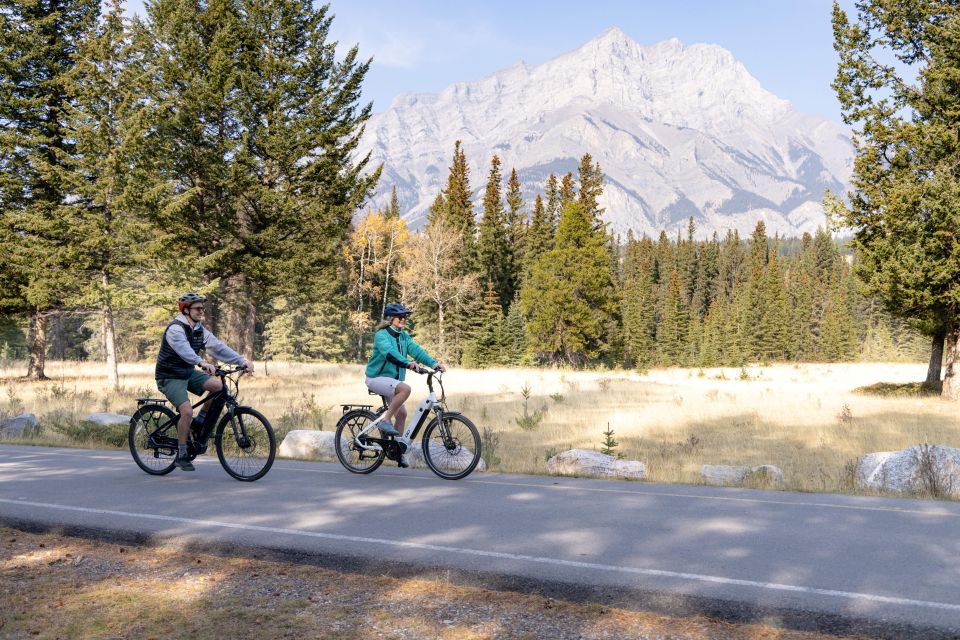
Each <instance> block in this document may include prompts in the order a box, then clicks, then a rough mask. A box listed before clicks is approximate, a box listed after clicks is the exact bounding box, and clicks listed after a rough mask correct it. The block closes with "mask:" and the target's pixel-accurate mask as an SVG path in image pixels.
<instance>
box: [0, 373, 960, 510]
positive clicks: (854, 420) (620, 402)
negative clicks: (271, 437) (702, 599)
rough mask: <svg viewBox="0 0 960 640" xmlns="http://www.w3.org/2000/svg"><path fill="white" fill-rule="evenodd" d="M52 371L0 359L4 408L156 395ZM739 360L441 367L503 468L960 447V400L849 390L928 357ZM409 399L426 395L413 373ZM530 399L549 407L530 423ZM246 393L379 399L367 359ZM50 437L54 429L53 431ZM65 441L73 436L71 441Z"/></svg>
mask: <svg viewBox="0 0 960 640" xmlns="http://www.w3.org/2000/svg"><path fill="white" fill-rule="evenodd" d="M47 372H48V375H50V376H51V378H53V380H51V381H50V382H46V383H23V382H17V381H14V378H15V376H16V375H20V374H22V370H20V369H16V370H14V369H7V370H3V369H0V409H7V410H8V412H9V409H10V408H11V407H10V404H11V401H12V402H13V404H15V405H16V404H17V403H19V404H20V405H22V406H23V407H24V410H26V411H32V412H34V413H36V414H37V415H38V416H40V417H41V418H42V417H43V416H44V415H49V414H50V413H51V412H54V411H57V410H59V411H67V412H73V413H72V415H80V414H81V413H83V412H86V411H94V410H100V411H103V410H110V411H118V412H125V413H130V412H131V411H132V410H133V408H134V406H135V404H134V398H135V397H136V396H137V395H139V394H141V393H149V394H150V395H153V396H156V395H157V392H156V388H155V387H154V385H153V379H152V377H153V376H152V372H153V368H152V365H148V364H125V365H123V366H122V367H121V370H120V375H121V384H122V385H123V387H124V390H123V392H122V393H120V394H107V395H104V394H103V390H104V388H105V386H106V385H105V377H104V376H103V373H102V370H101V369H100V367H97V366H95V365H90V364H80V365H78V364H76V363H51V364H50V365H49V366H48V369H47ZM743 373H744V372H742V371H741V370H740V369H706V370H702V371H701V370H697V369H668V370H653V371H651V372H649V373H648V374H639V373H636V372H624V371H612V372H575V371H564V370H554V369H493V370H491V369H487V370H465V369H454V370H452V371H450V372H449V374H448V375H447V376H445V378H446V380H445V384H446V389H447V397H448V406H449V407H450V408H451V409H456V410H460V411H462V412H464V413H465V414H466V415H467V416H469V417H470V418H472V419H473V421H474V423H475V424H476V425H477V426H478V427H480V428H481V430H487V431H488V432H495V433H497V434H498V440H499V442H498V444H497V446H496V448H495V451H494V452H493V453H494V454H495V457H496V458H499V464H496V465H494V467H493V469H494V470H497V471H504V472H517V473H544V472H545V471H546V466H545V463H546V459H547V457H548V456H549V455H550V454H552V453H556V452H558V451H562V450H565V449H570V448H587V449H599V448H600V447H601V445H602V442H603V439H604V437H603V432H604V431H606V430H607V428H608V425H609V428H610V429H612V430H613V431H614V437H615V438H616V440H617V441H618V442H619V443H620V446H619V448H618V451H620V452H621V453H622V454H623V455H624V456H625V457H626V458H628V459H634V460H642V461H643V462H645V463H646V464H647V469H648V474H649V478H650V479H651V480H653V481H660V482H690V483H696V482H698V481H699V472H700V467H701V465H703V464H748V465H756V464H775V465H777V466H779V467H781V468H782V469H783V471H784V474H785V480H786V488H787V489H792V490H801V491H850V490H852V487H851V486H850V479H851V477H850V473H849V469H850V467H849V465H850V463H852V462H853V461H854V460H855V459H856V458H857V457H858V456H860V455H863V454H865V453H869V452H871V451H887V450H893V449H902V448H904V447H907V446H910V445H914V444H917V443H920V442H932V443H937V444H944V445H948V446H954V447H958V446H960V412H958V411H957V405H956V404H955V403H950V402H945V401H942V400H940V399H939V398H937V397H889V396H888V397H878V396H871V395H865V394H861V393H856V392H854V389H856V388H858V387H862V386H867V385H871V384H874V383H878V382H886V383H908V382H916V381H919V380H922V379H923V378H924V376H925V373H926V368H925V366H924V365H922V364H803V365H788V364H784V365H772V366H764V367H748V368H746V369H745V373H746V376H747V377H748V379H741V377H742V374H743ZM408 381H411V382H412V383H413V386H414V392H413V397H412V399H411V400H410V402H409V406H415V405H416V403H417V402H419V401H420V400H421V399H422V398H423V397H424V396H425V395H426V385H425V383H424V380H423V378H421V377H419V376H415V375H413V374H411V375H410V376H409V377H408ZM524 387H527V388H528V389H529V396H530V397H529V400H528V402H527V405H528V406H527V410H528V412H529V413H531V414H532V413H534V412H535V411H541V412H543V418H542V420H541V421H540V422H539V424H537V426H536V427H535V428H533V429H529V430H524V429H521V428H520V426H519V425H518V422H517V418H518V417H519V416H522V415H523V411H524V398H523V396H522V390H523V388H524ZM241 399H242V401H243V402H244V403H246V404H250V405H253V406H255V407H257V408H259V409H260V410H261V411H263V412H264V413H265V414H266V415H267V416H268V417H269V418H270V419H271V421H272V422H273V423H274V425H275V426H277V427H280V428H281V429H283V428H292V427H297V428H301V427H311V426H313V427H316V426H322V428H323V429H326V430H330V429H333V428H334V425H335V423H336V420H337V418H338V417H339V415H340V407H339V405H340V404H341V403H373V402H374V401H378V399H377V398H373V397H370V396H368V395H367V393H366V388H365V387H364V385H363V369H362V367H361V366H359V365H335V364H293V363H269V364H267V365H266V366H265V365H264V363H258V374H257V375H256V376H254V377H252V378H249V377H248V378H244V379H243V380H242V383H241ZM45 437H46V438H47V439H48V440H49V439H50V438H53V440H54V442H55V441H56V435H55V434H54V433H52V431H51V430H48V433H47V435H46V436H45ZM63 443H64V444H67V442H66V441H64V442H63Z"/></svg>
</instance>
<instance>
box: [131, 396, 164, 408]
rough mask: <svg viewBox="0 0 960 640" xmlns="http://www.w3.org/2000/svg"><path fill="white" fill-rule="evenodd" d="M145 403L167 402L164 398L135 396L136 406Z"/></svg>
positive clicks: (138, 406)
mask: <svg viewBox="0 0 960 640" xmlns="http://www.w3.org/2000/svg"><path fill="white" fill-rule="evenodd" d="M145 404H167V399H166V398H137V408H138V409H139V408H140V407H142V406H143V405H145Z"/></svg>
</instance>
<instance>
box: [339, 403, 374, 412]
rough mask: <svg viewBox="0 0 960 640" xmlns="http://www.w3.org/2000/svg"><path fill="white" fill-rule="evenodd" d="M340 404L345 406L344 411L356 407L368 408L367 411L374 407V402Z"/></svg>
mask: <svg viewBox="0 0 960 640" xmlns="http://www.w3.org/2000/svg"><path fill="white" fill-rule="evenodd" d="M340 406H341V407H343V412H344V413H347V412H348V411H353V410H354V409H366V410H367V411H370V410H371V409H373V405H372V404H342V405H340Z"/></svg>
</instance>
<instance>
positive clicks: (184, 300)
mask: <svg viewBox="0 0 960 640" xmlns="http://www.w3.org/2000/svg"><path fill="white" fill-rule="evenodd" d="M204 300H206V298H204V297H203V296H202V295H200V294H199V293H193V292H190V293H185V294H183V295H182V296H180V300H179V304H178V306H179V307H180V312H181V313H182V312H183V310H184V309H186V308H187V307H189V306H190V305H192V304H193V303H194V302H203V301H204Z"/></svg>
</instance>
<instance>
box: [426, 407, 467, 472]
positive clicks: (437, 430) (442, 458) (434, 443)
mask: <svg viewBox="0 0 960 640" xmlns="http://www.w3.org/2000/svg"><path fill="white" fill-rule="evenodd" d="M423 459H424V460H425V461H426V463H427V466H428V467H430V470H431V471H433V472H434V473H435V474H437V475H438V476H440V477H441V478H444V479H446V480H459V479H460V478H466V477H467V476H468V475H470V473H471V472H472V471H473V470H474V469H475V468H476V467H477V463H479V462H480V433H479V432H478V431H477V428H476V427H475V426H473V423H472V422H470V420H469V419H468V418H467V417H466V416H462V415H460V414H459V413H445V414H443V422H442V423H441V422H440V421H439V420H438V419H437V418H434V419H433V420H432V421H431V422H430V424H428V425H427V430H426V431H424V433H423Z"/></svg>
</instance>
